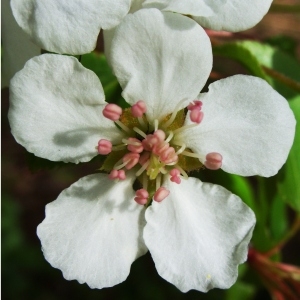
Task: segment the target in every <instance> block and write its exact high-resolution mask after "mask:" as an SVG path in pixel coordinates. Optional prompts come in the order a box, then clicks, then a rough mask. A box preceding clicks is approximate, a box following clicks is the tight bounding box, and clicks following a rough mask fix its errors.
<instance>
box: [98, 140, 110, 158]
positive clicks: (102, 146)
mask: <svg viewBox="0 0 300 300" xmlns="http://www.w3.org/2000/svg"><path fill="white" fill-rule="evenodd" d="M97 148H98V153H99V154H102V155H106V154H109V153H110V152H111V151H112V143H111V142H110V141H109V140H105V139H101V140H100V141H99V142H98V147H97Z"/></svg>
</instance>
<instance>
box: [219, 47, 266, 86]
mask: <svg viewBox="0 0 300 300" xmlns="http://www.w3.org/2000/svg"><path fill="white" fill-rule="evenodd" d="M213 53H214V55H219V56H224V57H227V58H231V59H234V60H237V61H239V62H240V63H242V64H243V65H244V66H245V67H246V68H247V69H248V70H249V72H250V73H251V74H253V75H255V76H258V77H260V78H262V79H265V80H266V81H269V78H268V76H267V75H266V74H265V72H264V70H263V68H262V66H261V64H260V62H259V60H258V58H257V57H256V55H255V53H252V51H251V49H248V46H247V44H245V42H233V43H226V44H223V45H220V46H215V47H213Z"/></svg>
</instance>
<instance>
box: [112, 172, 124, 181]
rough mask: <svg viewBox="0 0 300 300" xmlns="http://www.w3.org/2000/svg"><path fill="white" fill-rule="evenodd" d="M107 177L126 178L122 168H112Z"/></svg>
mask: <svg viewBox="0 0 300 300" xmlns="http://www.w3.org/2000/svg"><path fill="white" fill-rule="evenodd" d="M108 178H109V179H117V180H118V179H119V180H124V179H126V175H125V171H124V170H119V171H118V170H112V171H111V172H110V174H109V175H108Z"/></svg>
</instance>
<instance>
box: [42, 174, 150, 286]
mask: <svg viewBox="0 0 300 300" xmlns="http://www.w3.org/2000/svg"><path fill="white" fill-rule="evenodd" d="M131 185H132V180H131V179H126V180H124V181H120V182H118V183H115V182H114V181H112V180H110V179H108V176H107V175H104V174H95V175H90V176H86V177H84V178H82V179H80V180H79V181H77V182H76V183H74V184H73V185H72V186H71V187H69V188H68V189H66V190H64V191H63V192H62V193H61V194H60V195H59V196H58V198H57V200H55V201H53V202H51V203H50V204H48V205H47V206H46V218H45V220H44V221H43V222H42V223H41V224H40V225H39V226H38V228H37V234H38V237H39V238H40V240H41V242H42V249H43V252H44V256H45V258H46V259H47V260H48V261H49V263H50V264H51V265H52V266H53V267H55V268H58V269H61V270H62V272H63V275H64V277H65V278H66V279H68V280H72V279H76V280H78V282H79V283H85V282H86V283H87V284H88V285H89V286H90V287H91V288H99V289H100V288H103V287H110V286H113V285H115V284H118V283H120V282H122V281H124V280H125V279H126V277H127V276H128V275H129V271H130V265H131V263H132V262H133V261H134V260H135V259H137V258H138V257H139V256H141V255H143V254H145V253H146V251H147V248H146V246H145V244H144V242H143V238H142V236H141V231H142V229H143V227H144V224H145V221H144V208H143V207H142V206H140V205H138V204H136V203H135V201H134V200H133V197H134V191H133V190H132V188H131Z"/></svg>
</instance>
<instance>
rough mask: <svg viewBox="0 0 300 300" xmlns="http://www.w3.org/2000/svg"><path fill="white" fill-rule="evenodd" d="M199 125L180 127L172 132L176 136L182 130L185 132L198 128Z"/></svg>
mask: <svg viewBox="0 0 300 300" xmlns="http://www.w3.org/2000/svg"><path fill="white" fill-rule="evenodd" d="M198 125H199V124H188V125H185V126H182V127H180V128H178V129H176V130H174V131H173V134H177V133H179V132H182V131H184V130H187V129H190V128H193V127H195V126H198Z"/></svg>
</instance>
